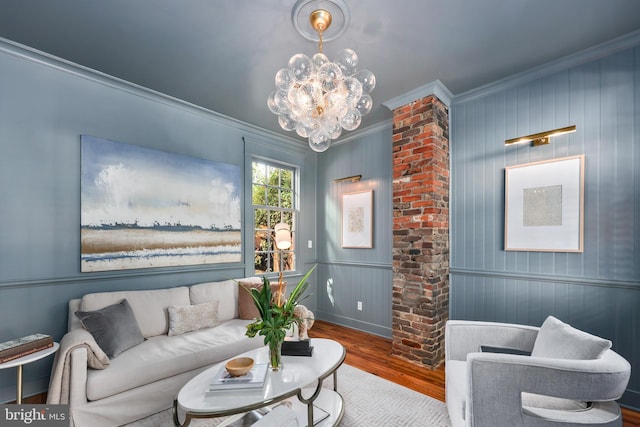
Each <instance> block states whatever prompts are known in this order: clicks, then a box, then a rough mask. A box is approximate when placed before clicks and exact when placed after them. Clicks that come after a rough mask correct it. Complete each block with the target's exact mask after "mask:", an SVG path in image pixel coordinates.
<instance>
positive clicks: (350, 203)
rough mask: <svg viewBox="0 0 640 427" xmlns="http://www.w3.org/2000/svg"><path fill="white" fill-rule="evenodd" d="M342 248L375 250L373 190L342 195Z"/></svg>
mask: <svg viewBox="0 0 640 427" xmlns="http://www.w3.org/2000/svg"><path fill="white" fill-rule="evenodd" d="M341 219H342V247H343V248H366V249H369V248H373V190H368V191H359V192H355V193H347V194H343V195H342V215H341Z"/></svg>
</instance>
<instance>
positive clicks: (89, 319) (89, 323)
mask: <svg viewBox="0 0 640 427" xmlns="http://www.w3.org/2000/svg"><path fill="white" fill-rule="evenodd" d="M75 314H76V316H77V317H78V318H79V319H80V322H82V326H83V327H84V328H85V329H86V330H87V331H89V332H90V333H91V335H93V338H94V339H95V340H96V342H97V343H98V345H99V346H100V348H101V349H102V351H104V352H105V354H106V355H107V356H109V358H110V359H112V358H114V357H116V356H117V355H119V354H120V353H122V352H123V351H125V350H127V349H129V348H131V347H133V346H135V345H138V344H140V343H141V342H143V341H144V337H143V336H142V332H140V328H139V327H138V322H137V321H136V316H135V315H134V314H133V310H132V309H131V306H130V305H129V302H128V301H127V300H126V299H123V300H122V301H121V302H120V303H118V304H113V305H109V306H106V307H104V308H101V309H100V310H95V311H76V313H75Z"/></svg>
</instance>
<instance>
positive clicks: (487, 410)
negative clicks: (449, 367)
mask: <svg viewBox="0 0 640 427" xmlns="http://www.w3.org/2000/svg"><path fill="white" fill-rule="evenodd" d="M630 373H631V366H630V365H629V363H628V362H627V361H626V360H625V359H624V358H622V357H621V356H620V355H618V354H617V353H615V352H614V351H612V350H608V351H607V352H606V353H605V355H604V356H603V357H602V358H600V359H594V360H569V359H548V358H541V357H528V356H514V355H508V354H495V353H493V354H492V353H473V354H469V355H468V360H467V384H468V388H467V402H468V404H467V411H466V412H467V415H468V416H470V417H472V418H473V420H472V422H471V424H470V425H477V426H484V425H518V426H538V425H548V420H545V419H544V418H541V416H540V415H539V414H544V413H545V412H544V411H541V412H538V413H536V411H535V410H534V411H526V410H524V409H523V407H522V393H531V394H537V395H542V396H552V397H557V398H563V399H571V400H579V401H591V402H607V401H613V400H616V399H618V398H619V397H620V396H622V393H624V390H625V388H626V386H627V383H628V381H629V376H630ZM602 408H603V405H595V406H594V407H593V409H594V410H593V411H583V413H582V415H581V417H582V418H583V419H582V420H581V422H583V423H584V424H589V423H592V422H594V421H597V420H594V419H593V418H598V417H601V415H602V413H601V412H602V411H601V410H602ZM608 408H617V405H610V406H609V407H608ZM597 411H600V413H596V412H597ZM609 412H610V413H609V414H608V415H609V416H610V417H611V420H615V419H616V417H618V416H619V414H616V413H615V411H614V412H613V413H611V411H609ZM550 413H551V412H549V411H547V412H546V414H550ZM562 413H563V411H556V418H561V417H562ZM498 414H499V415H498ZM497 416H499V417H500V419H499V420H497V419H496V417H497ZM574 419H575V414H574ZM498 421H499V422H498ZM601 421H602V420H601ZM612 422H613V421H612ZM545 423H547V424H545ZM599 425H604V423H602V424H599Z"/></svg>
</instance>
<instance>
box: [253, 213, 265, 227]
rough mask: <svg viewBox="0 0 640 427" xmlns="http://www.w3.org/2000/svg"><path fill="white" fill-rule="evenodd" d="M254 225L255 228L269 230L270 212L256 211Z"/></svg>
mask: <svg viewBox="0 0 640 427" xmlns="http://www.w3.org/2000/svg"><path fill="white" fill-rule="evenodd" d="M254 213H255V214H254V217H253V223H254V227H255V228H262V229H265V230H266V229H268V228H269V222H268V221H269V210H267V209H256V210H254Z"/></svg>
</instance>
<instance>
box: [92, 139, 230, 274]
mask: <svg viewBox="0 0 640 427" xmlns="http://www.w3.org/2000/svg"><path fill="white" fill-rule="evenodd" d="M81 175H82V176H81V183H80V185H81V198H80V199H81V200H80V204H81V232H80V235H81V271H82V272H95V271H107V270H123V269H135V268H151V267H170V266H185V265H196V264H213V263H227V262H240V261H241V254H242V248H241V204H240V203H241V197H240V188H241V174H240V168H239V167H238V166H234V165H229V164H225V163H219V162H214V161H210V160H204V159H199V158H194V157H188V156H182V155H177V154H171V153H168V152H164V151H158V150H152V149H148V148H143V147H138V146H135V145H130V144H124V143H120V142H114V141H108V140H104V139H100V138H95V137H92V136H86V135H83V136H82V137H81Z"/></svg>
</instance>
